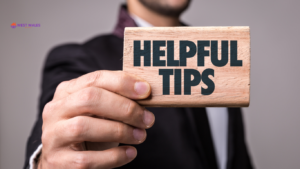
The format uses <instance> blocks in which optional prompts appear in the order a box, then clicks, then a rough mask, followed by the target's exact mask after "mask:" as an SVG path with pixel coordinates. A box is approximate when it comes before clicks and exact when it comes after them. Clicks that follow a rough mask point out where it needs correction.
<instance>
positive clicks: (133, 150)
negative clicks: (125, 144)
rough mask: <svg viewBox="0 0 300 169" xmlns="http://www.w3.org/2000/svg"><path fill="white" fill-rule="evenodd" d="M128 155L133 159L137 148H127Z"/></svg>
mask: <svg viewBox="0 0 300 169" xmlns="http://www.w3.org/2000/svg"><path fill="white" fill-rule="evenodd" d="M126 155H127V157H128V158H130V159H132V158H134V157H135V156H136V150H135V149H134V148H132V147H129V148H127V149H126Z"/></svg>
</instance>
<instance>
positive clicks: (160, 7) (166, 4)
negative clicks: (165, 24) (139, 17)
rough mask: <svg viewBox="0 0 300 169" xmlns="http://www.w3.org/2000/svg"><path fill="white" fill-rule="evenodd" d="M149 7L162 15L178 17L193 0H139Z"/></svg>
mask: <svg viewBox="0 0 300 169" xmlns="http://www.w3.org/2000/svg"><path fill="white" fill-rule="evenodd" d="M139 1H140V2H141V3H142V4H143V5H144V6H145V7H147V8H148V9H150V10H152V11H154V12H157V13H159V14H161V15H165V16H171V17H178V16H179V15H180V14H181V13H182V12H183V11H184V10H186V9H187V7H188V6H189V4H190V1H191V0H139Z"/></svg>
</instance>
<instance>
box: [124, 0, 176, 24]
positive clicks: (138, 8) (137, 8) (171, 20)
mask: <svg viewBox="0 0 300 169" xmlns="http://www.w3.org/2000/svg"><path fill="white" fill-rule="evenodd" d="M127 7H128V12H129V13H130V14H133V15H136V16H138V17H140V18H142V19H143V20H145V21H147V22H148V23H150V24H151V25H153V26H163V27H169V26H180V25H181V24H180V21H179V17H169V16H164V15H160V14H158V13H156V12H154V11H152V10H150V9H148V8H147V7H145V6H144V5H143V4H141V3H140V2H139V1H136V0H135V1H133V0H128V1H127Z"/></svg>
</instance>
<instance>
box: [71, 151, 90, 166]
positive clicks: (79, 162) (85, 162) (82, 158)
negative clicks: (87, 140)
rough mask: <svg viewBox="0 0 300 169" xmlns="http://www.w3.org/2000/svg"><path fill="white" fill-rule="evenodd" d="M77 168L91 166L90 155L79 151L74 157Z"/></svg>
mask: <svg viewBox="0 0 300 169" xmlns="http://www.w3.org/2000/svg"><path fill="white" fill-rule="evenodd" d="M73 162H74V168H75V169H87V168H89V157H88V156H87V155H85V154H83V153H78V154H77V155H76V156H75V158H74V161H73Z"/></svg>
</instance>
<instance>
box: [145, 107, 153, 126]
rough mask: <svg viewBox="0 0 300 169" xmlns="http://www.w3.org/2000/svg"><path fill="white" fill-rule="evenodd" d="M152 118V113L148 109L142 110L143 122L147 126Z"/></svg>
mask: <svg viewBox="0 0 300 169" xmlns="http://www.w3.org/2000/svg"><path fill="white" fill-rule="evenodd" d="M154 120H155V117H154V114H153V113H151V112H150V111H148V110H144V123H145V124H146V126H147V128H148V127H150V126H151V125H152V124H153V123H154Z"/></svg>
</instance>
